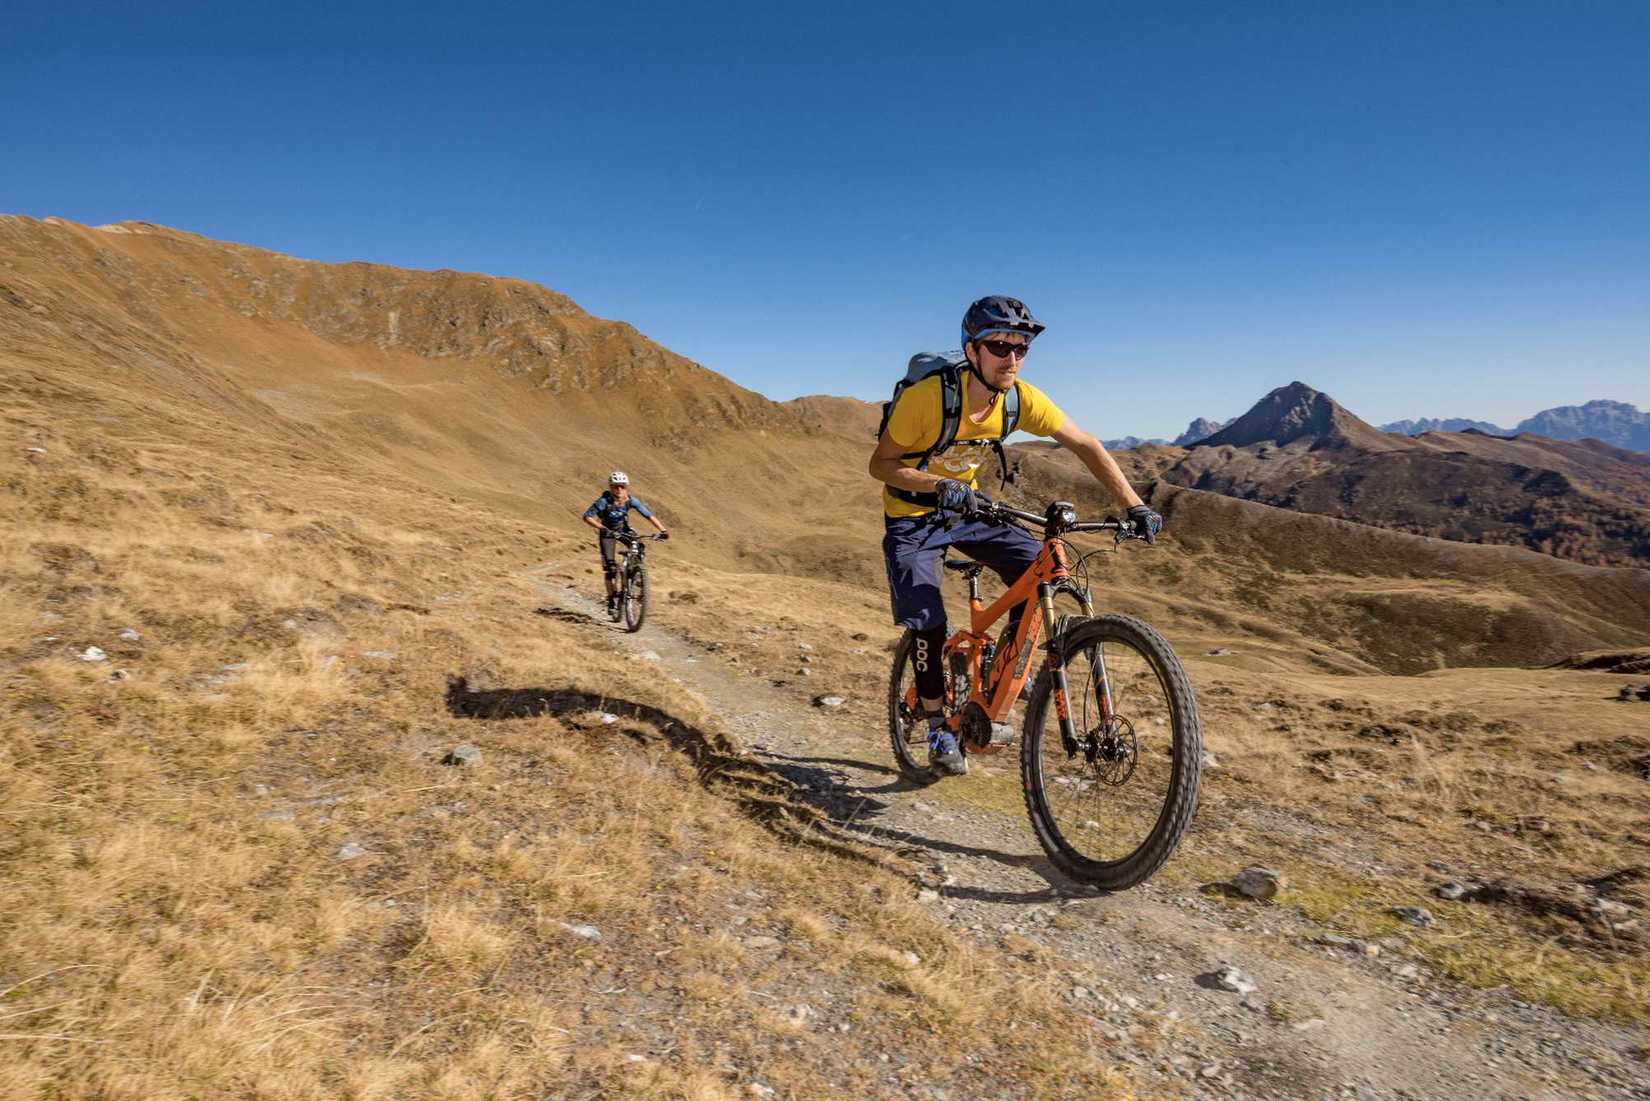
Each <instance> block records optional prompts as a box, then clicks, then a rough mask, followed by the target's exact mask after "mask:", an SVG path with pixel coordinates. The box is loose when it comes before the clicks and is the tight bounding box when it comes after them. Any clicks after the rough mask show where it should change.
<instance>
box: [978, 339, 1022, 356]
mask: <svg viewBox="0 0 1650 1101" xmlns="http://www.w3.org/2000/svg"><path fill="white" fill-rule="evenodd" d="M979 343H980V346H981V347H982V348H984V349H985V350H986V351H988V352H990V353H991V354H992V355H994V356H996V357H997V358H998V359H1008V358H1010V357H1011V356H1014V355H1015V354H1018V355H1019V357H1020V358H1021V359H1024V358H1025V357H1026V353H1027V352H1029V351H1031V345H1030V344H1016V343H1014V341H1012V340H982V341H980V342H979Z"/></svg>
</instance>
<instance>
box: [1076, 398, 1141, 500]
mask: <svg viewBox="0 0 1650 1101" xmlns="http://www.w3.org/2000/svg"><path fill="white" fill-rule="evenodd" d="M1054 441H1055V442H1056V443H1058V444H1059V445H1060V446H1061V447H1064V448H1065V449H1066V450H1067V451H1070V452H1071V453H1072V454H1073V455H1076V456H1077V457H1078V458H1079V459H1082V460H1083V465H1084V466H1086V467H1088V468H1089V473H1090V474H1093V475H1094V478H1095V481H1097V482H1099V483H1100V484H1101V485H1102V486H1104V487H1105V490H1106V492H1107V493H1109V494H1111V496H1112V499H1113V500H1115V501H1119V502H1121V503H1122V505H1123V507H1124V508H1133V507H1134V506H1135V505H1138V504H1143V503H1144V502H1142V501H1141V500H1140V494H1138V493H1136V492H1135V491H1134V487H1133V486H1131V485H1130V484H1129V480H1128V479H1127V478H1125V477H1123V469H1122V468H1121V467H1119V466H1118V465H1117V460H1116V459H1114V458H1112V457H1111V453H1110V452H1108V451H1107V450H1106V447H1105V445H1104V444H1102V443H1101V442H1100V441H1099V440H1097V439H1095V438H1094V437H1093V436H1091V435H1089V434H1088V433H1087V432H1085V431H1083V430H1082V429H1081V428H1079V427H1077V425H1075V424H1074V423H1072V421H1071V419H1070V418H1067V419H1066V423H1065V424H1062V425H1061V426H1060V430H1059V431H1058V432H1056V433H1054Z"/></svg>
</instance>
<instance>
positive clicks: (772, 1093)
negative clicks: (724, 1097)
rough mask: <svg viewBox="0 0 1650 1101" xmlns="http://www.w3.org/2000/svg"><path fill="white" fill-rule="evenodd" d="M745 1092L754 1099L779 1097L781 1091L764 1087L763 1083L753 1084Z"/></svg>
mask: <svg viewBox="0 0 1650 1101" xmlns="http://www.w3.org/2000/svg"><path fill="white" fill-rule="evenodd" d="M745 1092H746V1093H747V1094H749V1095H750V1096H752V1097H778V1096H779V1091H778V1090H776V1089H774V1088H773V1087H772V1086H764V1085H763V1084H762V1083H761V1082H752V1083H750V1084H749V1085H747V1086H746V1087H745Z"/></svg>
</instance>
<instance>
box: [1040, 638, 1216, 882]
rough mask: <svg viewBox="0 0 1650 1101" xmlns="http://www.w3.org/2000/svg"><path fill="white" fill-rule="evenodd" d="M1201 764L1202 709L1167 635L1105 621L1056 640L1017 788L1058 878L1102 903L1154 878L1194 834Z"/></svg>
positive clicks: (1044, 678) (1044, 674)
mask: <svg viewBox="0 0 1650 1101" xmlns="http://www.w3.org/2000/svg"><path fill="white" fill-rule="evenodd" d="M1056 657H1057V658H1058V659H1059V661H1058V665H1056V662H1055V660H1054V659H1055V658H1056ZM1061 671H1063V673H1064V680H1065V712H1066V714H1067V715H1069V716H1070V720H1071V722H1070V730H1069V733H1068V732H1067V731H1063V730H1062V729H1061V722H1060V710H1061V708H1060V706H1059V702H1058V701H1057V700H1056V698H1055V697H1056V689H1057V687H1058V685H1059V675H1058V674H1059V672H1061ZM1202 758H1203V734H1202V728H1201V726H1200V724H1199V721H1198V715H1197V699H1196V697H1195V696H1194V695H1193V693H1192V686H1191V682H1190V681H1189V680H1188V679H1187V677H1186V671H1185V670H1184V669H1183V668H1182V667H1181V664H1180V659H1179V658H1177V657H1176V656H1175V653H1174V650H1173V649H1171V648H1170V646H1169V644H1168V642H1166V641H1165V640H1164V639H1163V636H1162V635H1159V634H1158V633H1157V632H1156V631H1154V630H1153V629H1152V628H1151V627H1149V626H1147V625H1146V624H1145V623H1143V622H1141V621H1140V620H1138V619H1134V618H1132V617H1130V616H1121V615H1107V616H1099V617H1096V618H1093V619H1085V620H1082V621H1079V622H1076V623H1074V624H1073V625H1072V626H1071V628H1070V629H1069V630H1068V631H1067V632H1065V634H1064V636H1063V637H1061V638H1058V639H1055V640H1054V647H1053V653H1052V654H1051V660H1050V662H1049V664H1048V665H1047V666H1045V667H1044V669H1043V671H1042V673H1041V674H1040V675H1039V676H1038V678H1037V684H1036V686H1035V688H1033V690H1032V693H1031V701H1030V703H1029V705H1028V706H1027V708H1026V722H1025V732H1024V735H1023V738H1022V740H1021V743H1020V776H1021V780H1022V786H1023V787H1024V790H1025V802H1026V812H1027V814H1028V815H1029V816H1030V818H1031V828H1032V830H1033V831H1034V832H1035V833H1036V835H1037V840H1038V842H1039V843H1040V844H1041V845H1042V847H1043V851H1044V852H1046V853H1047V854H1048V857H1049V859H1050V860H1052V861H1053V862H1054V864H1055V866H1056V867H1058V868H1059V869H1060V870H1061V871H1063V872H1065V873H1066V874H1067V875H1069V876H1071V877H1072V878H1073V879H1077V880H1080V881H1082V882H1084V883H1088V884H1091V885H1093V886H1096V887H1099V888H1101V889H1102V890H1107V891H1120V890H1124V889H1126V888H1129V887H1134V886H1137V885H1138V884H1140V883H1142V882H1144V881H1145V880H1146V879H1148V878H1150V877H1151V876H1152V875H1153V874H1154V873H1156V872H1157V870H1158V869H1159V868H1161V867H1162V866H1163V864H1164V862H1166V861H1167V860H1168V859H1169V856H1170V855H1171V854H1172V853H1173V852H1174V850H1175V847H1176V846H1177V845H1178V844H1179V843H1180V839H1181V837H1182V836H1183V835H1184V834H1185V832H1186V829H1187V827H1188V826H1190V825H1191V821H1192V814H1193V812H1194V811H1195V810H1196V809H1197V789H1198V781H1199V774H1200V772H1201V770H1202Z"/></svg>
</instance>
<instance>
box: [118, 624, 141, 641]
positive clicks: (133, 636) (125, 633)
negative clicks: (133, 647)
mask: <svg viewBox="0 0 1650 1101" xmlns="http://www.w3.org/2000/svg"><path fill="white" fill-rule="evenodd" d="M118 637H119V638H120V640H121V641H122V642H140V641H142V639H143V636H142V635H140V634H138V633H137V631H135V630H133V629H132V628H131V627H122V628H121V629H120V634H119V636H118Z"/></svg>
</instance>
